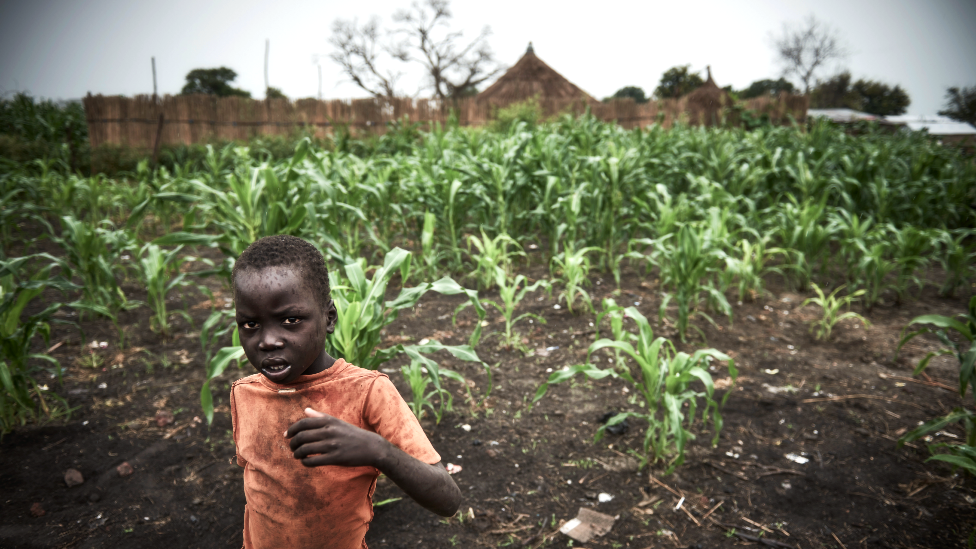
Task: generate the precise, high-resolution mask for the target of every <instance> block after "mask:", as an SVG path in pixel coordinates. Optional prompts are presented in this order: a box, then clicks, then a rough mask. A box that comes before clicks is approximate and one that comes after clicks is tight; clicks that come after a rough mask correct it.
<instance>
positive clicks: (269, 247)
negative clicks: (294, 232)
mask: <svg viewBox="0 0 976 549" xmlns="http://www.w3.org/2000/svg"><path fill="white" fill-rule="evenodd" d="M268 267H292V268H293V269H294V270H295V271H296V272H298V275H299V277H300V278H301V280H302V281H303V282H304V283H305V284H308V287H309V288H310V289H311V290H312V291H313V292H314V293H315V297H316V299H317V300H318V301H319V305H320V306H321V307H322V308H325V306H326V305H328V303H329V299H331V293H332V289H331V288H330V286H329V269H328V268H327V267H326V266H325V258H324V257H322V253H321V252H319V251H318V249H316V248H315V246H313V245H311V244H310V243H308V242H307V241H305V240H303V239H301V238H298V237H296V236H291V235H286V234H280V235H274V236H266V237H264V238H259V239H258V240H255V241H254V243H252V244H251V245H250V246H248V247H247V249H245V250H244V252H243V253H241V256H240V257H238V258H237V262H236V263H234V270H233V271H232V272H231V280H232V281H233V282H234V284H235V288H236V284H237V282H236V281H237V273H240V272H243V271H249V270H260V269H266V268H268Z"/></svg>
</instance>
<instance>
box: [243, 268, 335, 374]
mask: <svg viewBox="0 0 976 549" xmlns="http://www.w3.org/2000/svg"><path fill="white" fill-rule="evenodd" d="M234 294H235V297H236V299H235V301H236V305H237V311H236V312H237V315H236V316H237V329H238V332H239V333H240V337H241V346H242V347H243V348H244V354H245V355H246V356H247V360H248V361H249V362H250V363H251V364H252V365H253V366H254V367H255V368H257V370H258V371H259V372H261V374H263V375H264V376H265V377H267V378H268V379H269V380H271V381H273V382H275V383H278V384H287V383H291V382H293V381H295V380H296V379H298V376H300V375H303V374H316V373H319V372H321V371H324V370H325V369H326V368H328V367H329V366H331V365H332V362H333V359H332V357H330V356H329V355H328V353H326V352H325V338H326V336H327V335H328V334H331V333H332V331H333V330H335V323H336V319H337V318H338V313H337V312H336V308H335V304H334V303H333V302H332V300H329V303H328V306H327V307H325V308H323V307H322V306H321V305H319V300H318V299H317V296H315V295H314V293H313V292H312V290H311V289H310V288H309V286H308V284H305V283H304V281H303V280H302V279H301V276H300V275H299V274H298V273H296V272H295V271H294V270H292V269H289V268H287V267H268V268H265V269H260V270H251V269H249V270H246V271H243V272H240V273H237V275H236V276H235V278H234Z"/></svg>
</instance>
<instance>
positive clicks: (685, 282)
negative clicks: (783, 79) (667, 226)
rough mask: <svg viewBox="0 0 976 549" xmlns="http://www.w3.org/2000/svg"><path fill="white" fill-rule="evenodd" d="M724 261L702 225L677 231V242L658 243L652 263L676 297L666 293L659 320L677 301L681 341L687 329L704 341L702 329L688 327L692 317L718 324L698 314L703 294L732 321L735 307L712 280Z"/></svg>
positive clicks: (652, 256)
mask: <svg viewBox="0 0 976 549" xmlns="http://www.w3.org/2000/svg"><path fill="white" fill-rule="evenodd" d="M724 258H725V254H724V253H723V252H722V251H721V250H720V249H718V248H716V243H715V242H714V241H712V240H711V238H710V236H709V234H708V231H707V229H705V228H704V227H701V226H699V225H697V224H696V225H690V224H689V225H684V226H682V227H681V229H679V230H678V234H677V235H676V238H667V237H666V238H664V239H661V240H659V241H657V246H656V248H655V249H654V251H653V252H652V254H651V261H652V262H653V263H655V264H656V265H657V266H658V268H659V269H660V272H661V285H662V286H663V287H665V288H672V289H673V290H674V293H673V294H671V293H665V294H664V299H662V300H661V308H660V312H659V316H660V318H661V319H664V317H665V314H666V311H667V306H668V303H670V301H671V299H674V300H675V301H676V302H677V305H678V323H677V327H678V334H679V335H680V337H681V341H682V342H684V341H686V334H687V332H688V327H689V326H691V327H692V328H694V329H695V330H696V331H697V332H698V333H699V335H701V336H702V339H704V338H705V333H704V332H702V330H701V329H700V328H698V327H697V326H694V325H690V324H689V323H688V321H689V319H691V317H693V316H701V317H702V318H704V319H705V320H708V321H709V322H710V323H712V324H715V321H714V320H712V317H710V316H708V314H706V313H705V312H704V311H701V310H698V305H699V303H700V302H701V296H702V295H703V294H704V295H706V296H708V297H709V299H710V300H712V301H713V302H714V303H716V304H717V306H718V308H719V311H720V312H722V313H725V315H726V316H728V317H729V319H731V318H732V307H731V306H730V305H729V302H728V300H727V299H726V298H725V295H724V294H723V293H722V292H721V291H719V290H718V289H716V288H715V286H714V285H713V284H712V281H710V280H709V279H710V278H712V276H713V275H715V273H716V272H717V271H718V265H719V264H720V262H722V261H723V260H724Z"/></svg>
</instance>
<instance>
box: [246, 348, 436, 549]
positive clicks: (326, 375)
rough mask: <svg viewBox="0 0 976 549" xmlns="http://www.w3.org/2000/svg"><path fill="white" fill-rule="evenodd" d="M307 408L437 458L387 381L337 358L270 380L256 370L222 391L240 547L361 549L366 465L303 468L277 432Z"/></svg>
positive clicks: (370, 476)
mask: <svg viewBox="0 0 976 549" xmlns="http://www.w3.org/2000/svg"><path fill="white" fill-rule="evenodd" d="M305 408H312V409H314V410H318V411H319V412H324V413H326V414H329V415H331V416H334V417H337V418H339V419H341V420H343V421H345V422H347V423H350V424H352V425H355V426H356V427H359V428H362V429H366V430H369V431H373V432H375V433H378V434H380V435H381V436H382V437H383V438H385V439H386V440H388V441H390V442H392V443H393V444H394V445H396V446H397V447H398V448H400V449H401V450H403V451H404V452H406V453H407V454H409V455H411V456H413V457H415V458H417V459H418V460H420V461H422V462H424V463H430V464H434V463H438V462H439V461H440V459H441V458H440V456H439V455H438V454H437V452H436V451H435V450H434V448H433V447H432V446H431V444H430V441H429V440H427V436H426V435H425V434H424V431H423V429H421V427H420V423H419V422H418V421H417V419H416V418H415V417H414V415H413V413H411V412H410V409H409V408H408V407H407V404H406V403H405V402H404V401H403V399H402V398H400V394H399V393H397V390H396V387H394V386H393V383H391V382H390V379H389V378H388V377H387V376H386V375H384V374H381V373H378V372H373V371H370V370H364V369H362V368H358V367H356V366H353V365H352V364H349V363H348V362H346V361H344V360H342V359H338V360H337V361H336V362H335V364H333V365H332V367H331V368H329V369H327V370H325V371H324V372H320V373H318V374H314V375H310V376H301V377H299V378H298V380H297V381H296V382H295V383H292V384H290V385H278V384H276V383H273V382H271V381H269V380H268V379H267V378H266V377H264V376H263V375H261V374H255V375H252V376H248V377H246V378H243V379H240V380H238V381H236V382H234V386H233V387H232V388H231V391H230V409H231V417H232V419H233V422H234V443H235V444H236V445H237V463H238V465H240V466H242V467H244V495H245V496H246V498H247V505H246V506H245V507H244V547H245V548H247V549H251V548H254V549H264V548H270V547H288V548H289V549H303V548H309V549H311V548H315V549H325V548H328V549H332V548H334V549H362V548H365V547H366V542H365V540H364V538H365V536H366V530H367V529H368V528H369V521H370V520H372V518H373V505H372V496H373V490H374V489H375V488H376V478H377V477H378V476H379V471H378V470H377V469H375V468H373V467H341V466H336V465H327V466H323V467H305V466H304V465H302V463H301V461H299V460H297V459H295V457H294V455H293V453H292V450H291V448H290V447H289V446H288V443H289V441H288V439H286V438H285V437H284V433H285V431H286V430H288V427H290V426H291V424H293V423H295V422H296V421H298V420H300V419H302V418H304V417H305Z"/></svg>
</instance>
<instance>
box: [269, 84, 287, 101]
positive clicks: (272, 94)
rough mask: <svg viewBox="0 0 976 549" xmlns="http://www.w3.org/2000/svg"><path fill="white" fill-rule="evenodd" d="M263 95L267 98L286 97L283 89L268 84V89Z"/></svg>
mask: <svg viewBox="0 0 976 549" xmlns="http://www.w3.org/2000/svg"><path fill="white" fill-rule="evenodd" d="M264 97H266V98H267V99H288V96H287V95H285V93H284V92H283V91H281V90H280V89H279V88H276V87H274V86H268V89H267V90H265V92H264Z"/></svg>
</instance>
